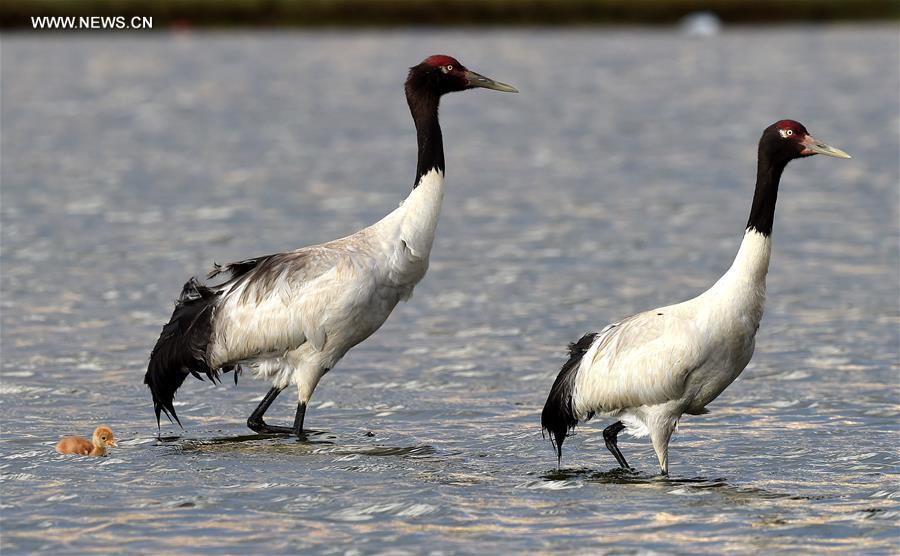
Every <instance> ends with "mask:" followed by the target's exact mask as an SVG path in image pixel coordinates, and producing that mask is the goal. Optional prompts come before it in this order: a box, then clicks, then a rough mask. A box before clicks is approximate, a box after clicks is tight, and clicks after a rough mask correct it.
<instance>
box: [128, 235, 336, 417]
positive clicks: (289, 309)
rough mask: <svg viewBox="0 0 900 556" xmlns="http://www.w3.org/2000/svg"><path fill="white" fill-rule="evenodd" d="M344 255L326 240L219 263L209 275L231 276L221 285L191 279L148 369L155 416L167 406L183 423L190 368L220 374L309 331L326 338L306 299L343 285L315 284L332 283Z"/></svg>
mask: <svg viewBox="0 0 900 556" xmlns="http://www.w3.org/2000/svg"><path fill="white" fill-rule="evenodd" d="M341 256H342V253H341V252H340V251H338V250H335V249H331V248H328V247H325V246H314V247H307V248H304V249H298V250H296V251H290V252H287V253H278V254H275V255H267V256H264V257H257V258H254V259H246V260H243V261H239V262H236V263H231V264H229V265H225V266H224V267H222V266H219V265H216V266H215V267H214V269H213V271H212V272H210V274H209V276H210V277H217V276H220V275H228V279H227V280H226V281H225V282H223V283H220V284H218V285H212V286H206V285H202V284H200V283H199V282H198V281H197V280H196V279H194V278H191V279H190V280H189V281H188V282H187V283H186V284H185V285H184V288H183V290H182V292H181V295H180V296H179V298H178V300H177V301H176V304H175V310H174V312H173V313H172V318H171V319H170V320H169V322H168V323H167V324H166V325H165V326H164V327H163V330H162V333H161V334H160V337H159V340H157V342H156V346H155V347H154V348H153V351H152V353H151V355H150V363H149V365H148V367H147V373H146V375H145V376H144V383H145V384H147V385H148V386H149V387H150V391H151V394H152V396H153V404H154V410H155V412H156V419H157V422H158V421H159V418H160V414H161V413H165V414H166V416H168V417H169V418H170V419H172V418H174V419H175V421H176V422H178V416H177V415H176V413H175V408H174V405H173V399H174V396H175V392H176V391H177V390H178V388H179V387H180V386H181V385H182V383H183V382H184V379H185V378H186V377H187V375H188V374H193V375H194V376H195V377H197V378H201V379H202V376H201V374H205V375H206V376H208V377H210V378H211V379H213V380H215V379H216V378H217V377H218V372H219V369H224V370H230V369H231V368H233V366H234V365H235V364H237V363H238V362H240V361H241V360H242V359H246V358H248V357H252V356H254V355H259V354H262V353H266V352H268V351H273V350H276V349H277V350H281V351H286V350H287V349H292V348H294V347H298V346H299V345H301V344H302V343H303V342H305V341H307V338H312V340H313V341H314V343H316V342H321V343H324V332H323V331H322V329H321V323H318V322H313V321H311V320H309V319H304V318H303V313H304V311H303V309H304V306H305V303H304V301H306V303H308V299H307V298H309V297H316V295H317V294H318V293H319V290H324V291H326V292H327V291H328V290H334V289H335V288H336V287H338V288H339V285H337V284H328V285H327V286H326V287H324V288H321V287H318V288H317V286H320V285H322V284H323V283H326V282H327V277H328V275H329V273H333V272H334V269H335V268H336V267H337V266H339V263H340V261H341ZM310 294H314V295H310ZM325 297H327V293H326V295H325ZM322 302H327V301H326V300H322ZM179 424H180V422H179Z"/></svg>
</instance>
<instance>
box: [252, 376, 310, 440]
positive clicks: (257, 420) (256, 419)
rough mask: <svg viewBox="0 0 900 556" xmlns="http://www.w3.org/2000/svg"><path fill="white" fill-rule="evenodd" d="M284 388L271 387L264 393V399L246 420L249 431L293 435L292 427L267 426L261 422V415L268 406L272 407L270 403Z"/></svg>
mask: <svg viewBox="0 0 900 556" xmlns="http://www.w3.org/2000/svg"><path fill="white" fill-rule="evenodd" d="M282 390H284V388H278V387H273V388H272V389H271V390H269V391H268V393H266V395H265V397H264V398H263V399H262V401H261V402H259V405H258V406H256V409H254V410H253V413H251V414H250V417H248V418H247V426H248V427H250V429H251V430H253V431H255V432H258V433H275V434H293V433H294V428H293V427H275V426H272V425H267V424H266V422H265V421H263V415H264V414H265V413H266V411H267V410H268V409H269V406H271V405H272V402H274V401H275V398H277V397H278V394H280V393H281V391H282ZM295 422H296V420H295ZM300 423H301V427H302V424H303V420H302V419H301V420H300Z"/></svg>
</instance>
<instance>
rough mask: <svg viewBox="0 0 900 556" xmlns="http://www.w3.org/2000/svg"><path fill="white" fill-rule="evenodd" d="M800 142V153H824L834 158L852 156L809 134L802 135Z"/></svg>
mask: <svg viewBox="0 0 900 556" xmlns="http://www.w3.org/2000/svg"><path fill="white" fill-rule="evenodd" d="M800 144H801V145H803V147H804V148H803V150H802V151H800V154H806V155H811V154H824V155H825V156H833V157H835V158H853V157H852V156H850V155H849V154H847V153H845V152H844V151H842V150H841V149H838V148H835V147H832V146H831V145H829V144H827V143H824V142H822V141H819V140H818V139H816V138H814V137H812V136H810V135H807V136H806V137H804V138H803V140H802V141H800Z"/></svg>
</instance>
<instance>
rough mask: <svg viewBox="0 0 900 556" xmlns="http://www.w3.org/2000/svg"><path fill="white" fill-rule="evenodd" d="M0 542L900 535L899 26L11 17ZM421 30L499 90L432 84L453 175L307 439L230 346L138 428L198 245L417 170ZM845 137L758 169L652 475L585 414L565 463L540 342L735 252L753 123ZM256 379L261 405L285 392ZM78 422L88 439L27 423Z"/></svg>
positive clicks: (358, 222)
mask: <svg viewBox="0 0 900 556" xmlns="http://www.w3.org/2000/svg"><path fill="white" fill-rule="evenodd" d="M2 46H3V48H2V68H3V69H2V71H3V74H2V77H3V79H2V122H3V127H2V153H3V165H2V197H0V201H2V204H0V208H2V224H3V226H2V254H0V257H2V258H0V263H2V267H0V271H2V315H0V318H2V346H0V347H2V356H3V357H2V370H3V375H2V382H0V421H2V434H0V459H2V462H0V473H2V529H3V534H2V548H3V552H4V553H6V554H13V553H25V552H32V551H54V552H83V553H92V552H94V553H103V552H108V551H111V550H114V551H129V552H148V553H184V552H194V551H199V550H203V551H207V552H227V553H238V552H254V553H296V552H320V553H372V552H386V551H390V552H392V553H397V554H400V553H419V552H435V553H449V552H453V553H484V552H488V553H497V552H502V553H512V552H516V551H528V552H548V553H549V552H556V551H560V550H572V549H576V550H580V551H584V550H590V551H596V552H605V551H607V550H609V551H615V552H616V553H622V552H625V553H630V552H637V551H640V550H647V551H658V552H678V553H722V552H738V553H748V552H760V551H762V552H764V553H765V552H780V551H786V550H792V551H803V552H813V551H816V552H842V553H843V552H847V551H852V552H868V553H887V552H892V551H894V552H896V551H898V550H900V542H898V529H897V527H896V524H897V520H898V516H900V505H898V498H900V485H898V470H900V454H898V414H900V404H898V367H900V365H898V352H900V346H898V328H897V326H898V321H900V318H898V315H900V308H898V299H900V296H898V294H900V283H898V281H900V277H898V234H897V230H898V228H897V223H898V214H897V208H898V180H900V176H898V149H900V145H898V136H897V129H898V124H900V114H898V103H897V98H898V83H900V77H898V47H900V44H898V35H897V32H896V29H895V28H893V27H838V28H814V27H810V28H800V27H785V28H778V29H759V30H753V29H741V30H735V31H730V32H727V33H725V34H723V35H721V36H718V37H714V38H710V39H704V40H698V39H693V38H685V37H682V36H680V35H678V34H676V33H675V32H669V31H659V30H657V31H641V30H629V31H609V30H596V31H579V32H563V31H540V30H522V31H503V32H493V33H486V32H482V31H477V32H475V31H472V32H453V33H449V32H447V33H444V32H424V31H423V32H393V33H390V34H381V33H377V32H371V33H361V34H350V33H346V34H345V33H339V32H333V33H308V34H289V33H285V34H212V35H206V34H176V35H168V34H162V33H160V34H154V35H142V36H136V35H123V34H117V35H116V36H115V37H113V36H111V35H86V34H79V35H74V34H70V35H62V34H44V35H27V34H26V35H7V36H5V37H4V38H3V45H2ZM440 51H445V52H449V53H452V54H454V55H456V56H458V57H459V58H460V59H461V60H462V61H463V62H464V63H466V64H467V65H468V66H469V67H472V68H474V69H476V70H477V71H480V72H483V73H485V74H486V75H489V76H492V77H496V78H497V79H500V80H503V81H507V82H510V83H513V84H515V85H516V86H517V87H518V88H519V89H520V90H521V91H522V94H520V95H517V96H513V95H500V94H497V93H491V92H486V91H478V92H473V93H466V94H464V95H463V94H459V95H453V96H451V97H448V98H446V99H445V101H444V104H443V107H442V118H443V124H444V139H445V146H446V154H447V160H448V187H447V195H446V199H445V205H444V212H443V215H442V220H441V225H440V227H439V230H438V232H439V233H438V239H437V241H436V243H435V248H434V252H433V257H432V264H431V269H430V271H429V274H428V276H427V277H426V279H425V280H424V281H423V282H422V283H421V284H420V285H419V287H418V288H417V290H416V294H415V296H414V297H413V299H412V300H411V301H410V302H409V303H406V304H402V305H400V306H399V307H398V308H397V310H396V311H395V315H394V316H392V317H391V318H390V319H389V320H388V322H387V323H386V324H385V326H384V327H383V328H382V329H381V330H380V331H379V332H378V333H377V334H376V335H375V336H374V337H372V338H371V339H370V340H368V341H367V342H365V343H364V344H362V345H360V346H358V347H357V348H356V349H354V350H353V351H352V352H351V353H350V354H349V355H348V356H347V357H346V358H345V359H344V360H343V361H342V363H341V365H340V366H339V367H338V368H337V369H335V371H334V372H332V373H331V374H329V375H328V376H327V377H326V378H325V379H324V380H323V382H322V383H321V384H320V386H319V388H318V390H317V391H316V393H315V396H314V397H313V400H312V404H311V408H310V411H309V413H308V415H307V421H306V423H307V426H308V427H310V428H311V429H312V431H311V432H310V434H309V435H308V436H307V439H306V440H305V441H304V442H297V441H294V440H291V439H285V438H277V437H274V438H273V437H260V436H255V435H252V434H251V433H250V431H249V430H247V429H246V427H245V426H244V422H245V419H246V417H247V416H248V415H249V413H250V411H251V410H252V409H253V407H255V404H256V402H257V401H258V399H259V398H260V397H261V396H262V394H263V393H264V392H265V390H266V389H267V387H266V385H265V384H263V383H260V382H256V381H253V380H252V379H250V378H249V377H248V376H244V377H242V379H241V381H240V383H239V385H238V386H237V387H234V386H233V384H232V383H231V382H230V380H231V375H226V377H225V383H224V384H223V385H221V386H215V387H214V386H211V385H209V384H208V383H201V382H198V381H195V380H193V379H191V380H189V381H188V382H186V383H185V387H184V388H183V389H182V390H181V391H180V392H179V397H178V398H177V400H178V403H177V404H176V405H177V409H178V412H179V415H180V416H181V418H182V422H183V423H184V425H185V430H184V431H182V430H180V429H179V428H178V427H177V426H173V425H171V424H168V423H164V424H163V428H162V438H161V439H157V438H156V433H157V430H156V424H155V422H154V419H153V413H152V407H151V403H150V399H149V394H148V392H147V390H146V387H145V386H143V384H141V379H142V376H143V372H144V367H145V365H146V361H147V356H148V353H149V349H150V347H151V346H152V345H153V343H154V342H155V340H156V337H157V335H158V333H159V330H160V328H161V326H162V324H163V323H164V321H165V320H166V319H167V318H168V317H169V314H170V313H169V312H170V310H171V303H172V299H173V298H174V297H175V296H176V295H177V293H178V291H179V290H180V287H181V284H182V283H183V282H184V280H185V279H186V278H187V277H188V276H190V275H191V274H202V273H204V272H205V271H206V270H207V268H208V266H209V265H210V264H211V263H212V261H214V260H215V261H219V262H225V261H229V260H236V259H240V258H245V257H248V256H253V255H260V254H266V253H271V252H274V251H279V250H285V249H289V248H294V247H298V246H302V245H307V244H311V243H316V242H320V241H325V240H328V239H332V238H334V237H339V236H341V235H344V234H347V233H349V232H351V231H354V230H356V229H358V228H360V227H362V226H364V225H366V224H368V223H370V222H372V221H375V220H377V219H378V218H380V217H381V216H382V215H383V214H385V213H387V212H388V211H390V210H391V209H392V208H393V207H394V206H396V203H397V202H398V201H399V200H400V199H401V198H402V197H403V196H404V195H405V194H406V193H407V191H408V189H409V186H410V185H411V180H412V178H413V174H414V157H415V141H414V136H413V133H412V127H411V122H410V120H409V116H408V113H407V110H406V106H405V103H404V99H403V96H402V88H401V82H402V80H403V78H404V74H405V68H406V67H407V66H409V65H411V64H413V63H415V62H417V61H418V60H420V59H421V58H423V57H424V56H425V55H427V54H430V53H433V52H440ZM783 117H790V118H794V119H798V120H800V121H802V122H804V123H805V124H807V126H808V127H809V129H810V131H811V132H812V133H813V134H815V135H816V136H818V137H820V138H822V139H824V140H826V141H829V142H831V143H833V144H834V145H836V146H839V147H841V148H843V149H845V150H847V151H848V152H850V153H852V154H853V155H854V159H853V160H851V161H843V160H835V159H826V158H822V157H816V158H814V159H811V160H803V161H798V162H795V163H793V164H792V165H791V166H790V167H789V168H788V169H787V171H786V174H785V178H784V180H783V182H782V194H781V200H780V204H779V209H778V216H777V219H776V220H777V222H776V225H775V228H776V230H775V253H774V256H773V260H772V269H771V272H770V275H769V303H768V306H767V313H766V317H765V319H764V321H763V324H762V328H761V330H760V333H759V336H758V338H757V352H756V355H755V357H754V360H753V362H752V363H751V364H750V366H749V367H748V368H747V369H746V371H745V372H744V373H743V375H742V376H741V377H740V379H739V380H738V381H737V382H735V383H734V384H733V385H732V386H731V387H730V388H729V389H728V390H726V392H725V393H724V394H723V395H722V396H721V397H720V398H719V399H718V400H716V402H714V404H713V405H712V406H711V407H710V409H711V410H712V413H711V414H709V415H705V416H699V417H688V418H686V419H684V420H683V421H682V423H681V425H680V430H679V433H678V434H677V435H676V437H675V438H674V440H673V443H672V446H671V452H670V464H671V471H672V476H671V477H670V478H669V479H661V478H659V477H656V476H654V472H655V469H656V463H655V462H656V459H655V456H654V455H653V451H652V448H651V447H650V445H649V443H648V442H647V441H646V440H631V439H628V438H627V437H626V438H623V440H622V442H621V444H620V445H621V446H622V449H623V451H624V453H625V455H626V456H627V457H628V458H629V461H630V462H631V463H632V465H634V466H635V467H636V468H637V469H638V471H637V472H636V473H623V472H621V471H618V470H616V468H615V461H614V460H613V458H612V456H611V455H610V454H609V453H608V452H607V451H606V450H605V448H604V446H603V440H602V435H601V430H602V427H603V426H604V423H603V422H591V423H589V424H588V425H586V426H584V427H581V428H580V429H579V430H578V434H577V435H576V436H575V437H573V438H572V439H570V440H569V441H568V442H567V443H566V446H565V448H566V450H565V454H564V458H563V461H562V466H561V468H559V469H558V468H557V465H556V458H555V456H554V453H553V451H552V450H551V448H550V445H549V443H548V442H547V441H546V440H544V439H542V438H541V433H540V425H539V414H540V408H541V406H542V403H543V401H544V399H545V397H546V394H547V392H548V390H549V387H550V385H551V383H552V381H553V378H554V376H555V374H556V371H557V370H558V369H559V366H560V365H561V364H562V362H563V359H564V346H565V344H566V343H567V342H569V341H573V340H575V339H577V338H578V337H579V336H580V335H581V334H582V333H583V332H585V331H587V330H596V329H599V328H601V327H602V326H604V325H605V324H606V323H607V322H609V321H611V320H613V319H616V318H619V317H621V316H624V315H627V314H630V313H632V312H634V311H638V310H641V309H647V308H652V307H654V306H658V305H660V304H663V303H670V302H674V301H677V300H680V299H684V298H687V297H690V296H692V295H694V294H696V293H697V292H699V291H701V290H702V289H703V288H705V287H707V286H708V285H709V284H711V283H712V282H713V281H714V280H715V279H716V278H717V277H718V275H719V274H721V272H723V271H724V270H725V268H727V266H728V265H729V264H730V261H731V258H732V257H733V256H734V253H735V252H736V250H737V246H738V243H739V241H740V237H741V232H742V225H743V223H744V222H745V219H746V214H747V211H748V210H749V204H750V197H751V195H752V187H753V172H754V169H755V165H754V160H755V145H756V140H757V139H758V137H759V133H760V131H761V130H762V128H763V127H765V126H766V125H768V124H769V123H771V122H772V121H775V120H776V119H780V118H783ZM290 398H291V396H290V395H288V394H285V395H284V396H283V399H281V400H279V402H278V403H277V404H276V405H275V406H273V409H272V411H271V413H270V416H271V417H270V419H271V422H279V421H283V422H288V421H289V420H290V419H291V416H292V408H293V402H292V401H291V399H290ZM101 422H102V423H106V424H108V425H110V426H111V427H112V428H113V430H115V432H116V433H117V435H118V436H119V437H120V439H121V440H120V447H119V448H118V449H116V450H114V451H113V452H112V454H111V455H110V456H109V457H107V458H104V459H88V458H84V459H79V458H71V457H63V456H59V455H57V454H55V453H54V452H53V444H54V443H55V441H56V440H57V439H58V437H60V436H62V435H64V434H73V433H78V434H87V433H89V432H90V430H92V429H93V427H94V426H95V425H96V424H98V423H101Z"/></svg>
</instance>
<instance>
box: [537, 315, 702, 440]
mask: <svg viewBox="0 0 900 556" xmlns="http://www.w3.org/2000/svg"><path fill="white" fill-rule="evenodd" d="M671 309H673V308H672V307H664V308H661V309H656V310H653V311H647V312H645V313H639V314H637V315H634V316H632V317H628V318H626V319H623V320H622V321H619V322H616V323H614V324H611V325H609V326H607V327H606V328H604V329H603V330H602V331H601V332H599V333H591V334H586V335H585V336H583V337H582V338H581V340H579V341H578V342H577V343H575V344H571V345H570V346H569V360H568V361H567V362H566V363H565V364H564V365H563V367H562V369H561V370H560V373H559V375H558V376H557V378H556V381H555V382H554V384H553V387H552V388H551V390H550V395H549V397H548V398H547V402H546V404H545V406H544V410H543V412H542V415H541V422H542V426H543V428H544V429H546V430H549V431H550V432H551V434H552V436H551V440H552V441H554V442H553V443H554V446H555V447H556V449H557V455H558V456H559V457H562V444H563V442H564V441H565V438H566V437H567V436H568V435H569V433H570V432H571V431H572V429H574V428H575V426H576V425H577V424H578V422H579V421H586V420H588V419H590V418H591V417H593V415H594V414H595V413H611V412H615V411H618V410H622V409H625V408H628V407H638V406H641V405H653V404H658V403H663V402H666V401H668V400H672V399H677V398H678V397H680V396H681V394H682V393H683V391H684V385H685V380H686V378H687V376H688V375H689V374H690V372H691V371H692V370H693V369H696V368H697V367H699V366H700V365H701V364H702V361H703V357H704V354H703V352H702V350H701V348H700V345H699V343H698V342H697V336H696V332H695V330H694V324H693V322H692V321H691V320H690V319H687V318H684V317H682V316H680V315H679V314H678V311H677V310H675V311H673V310H671Z"/></svg>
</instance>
